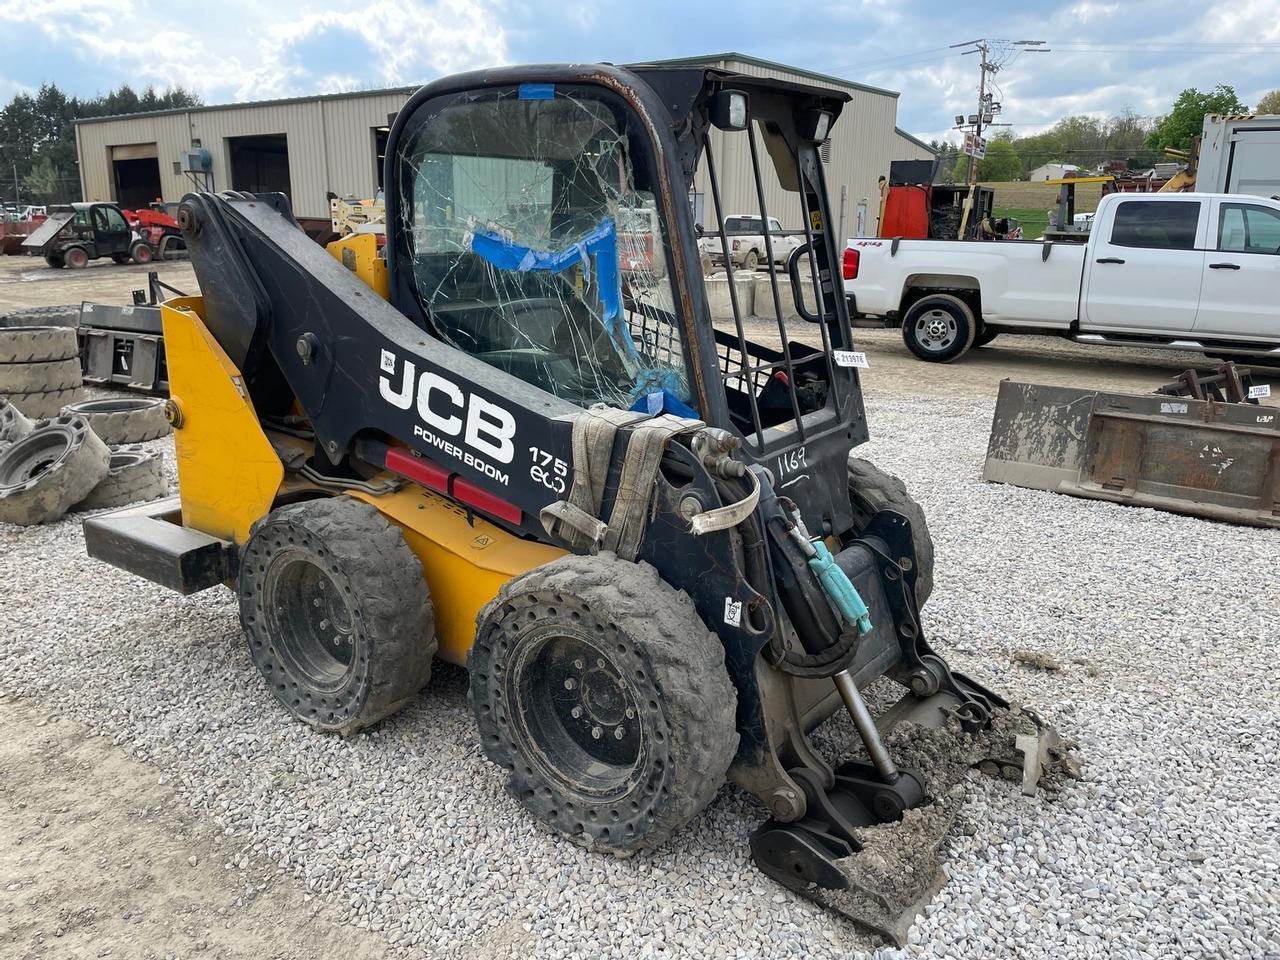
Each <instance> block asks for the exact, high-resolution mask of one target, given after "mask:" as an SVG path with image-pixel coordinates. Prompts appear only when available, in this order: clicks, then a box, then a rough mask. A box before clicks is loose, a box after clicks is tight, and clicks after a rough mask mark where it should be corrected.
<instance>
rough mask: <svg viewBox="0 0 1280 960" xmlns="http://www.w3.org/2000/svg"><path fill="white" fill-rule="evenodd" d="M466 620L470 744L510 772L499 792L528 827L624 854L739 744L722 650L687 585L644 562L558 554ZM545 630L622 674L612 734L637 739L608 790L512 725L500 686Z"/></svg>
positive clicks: (679, 823) (685, 805)
mask: <svg viewBox="0 0 1280 960" xmlns="http://www.w3.org/2000/svg"><path fill="white" fill-rule="evenodd" d="M477 624H478V627H477V631H476V640H475V643H474V645H473V646H472V648H471V652H470V654H469V656H468V660H467V666H468V670H469V672H470V674H471V705H472V709H473V710H474V712H475V716H476V726H477V727H478V728H479V732H480V740H481V743H482V745H483V746H484V750H485V753H486V754H487V755H488V757H489V759H490V760H492V761H493V762H494V763H496V764H498V765H499V766H502V767H504V768H505V769H506V770H507V771H508V779H507V791H508V792H509V793H510V794H511V795H512V796H513V797H515V798H516V800H518V801H519V802H520V804H521V805H522V806H523V807H524V808H525V809H526V810H527V811H528V812H529V813H530V814H532V816H533V817H534V818H535V820H536V821H537V822H538V823H539V824H540V825H542V826H543V827H546V828H547V829H549V830H551V831H554V832H556V833H560V834H562V835H564V836H567V837H569V838H570V839H571V840H573V841H574V842H576V843H578V844H581V845H582V846H584V847H587V848H588V849H593V850H603V851H607V852H609V853H613V854H617V855H620V856H629V855H631V854H633V853H636V852H637V851H640V850H646V849H651V848H653V847H657V846H659V845H661V844H662V843H663V842H665V841H666V840H667V839H668V838H669V837H670V836H671V835H672V834H674V833H675V832H677V831H678V830H680V829H681V828H682V827H683V826H684V825H685V824H687V823H688V822H689V821H690V820H691V819H692V818H693V817H695V816H696V815H697V814H698V813H699V812H700V811H701V810H702V809H703V808H704V807H705V806H706V805H707V804H708V803H709V802H710V801H711V799H712V798H713V797H714V796H715V794H716V791H717V790H718V789H719V788H720V785H721V784H722V783H723V782H724V778H725V773H726V771H727V770H728V769H729V764H730V763H731V762H732V761H733V757H734V754H735V752H736V751H737V746H738V734H737V729H736V721H735V710H736V703H737V695H736V692H735V690H734V687H733V684H732V683H731V682H730V680H729V676H728V673H727V671H726V669H725V664H724V647H723V646H722V645H721V643H720V641H719V640H718V639H717V638H716V636H715V634H713V633H712V632H711V631H710V630H708V629H707V627H706V625H705V624H704V623H703V622H702V620H701V618H699V616H698V613H697V611H696V610H695V608H694V606H693V602H692V601H691V600H690V599H689V597H688V595H687V594H685V593H684V592H682V591H680V590H677V589H676V588H675V587H673V586H671V585H670V584H668V583H666V582H665V581H663V580H662V579H661V578H660V577H659V576H658V572H657V571H656V570H655V569H654V568H653V567H652V566H650V565H649V564H646V563H629V562H627V561H624V560H620V559H618V558H617V557H616V556H615V555H614V554H612V553H601V554H599V555H598V556H594V557H587V556H581V557H580V556H566V557H562V558H560V559H558V560H554V561H552V562H551V563H548V564H544V565H543V566H541V567H537V568H535V569H533V570H530V571H529V572H528V573H525V574H522V575H520V576H518V577H515V578H513V579H511V580H510V581H508V582H507V583H506V584H504V585H503V586H502V589H501V590H499V592H498V596H497V597H496V598H495V599H494V600H493V601H491V602H490V603H489V604H488V605H487V606H486V607H485V608H484V609H483V610H482V611H481V612H480V615H479V617H478V618H477ZM547 638H570V639H571V640H572V642H574V643H581V642H583V638H586V642H587V643H588V644H589V645H591V646H592V647H593V648H595V649H598V651H599V652H598V658H599V659H598V660H597V664H599V663H601V662H606V663H607V665H608V669H609V670H611V671H616V675H617V676H618V677H621V678H625V688H624V699H623V701H622V702H623V703H628V704H630V705H631V707H632V708H634V712H635V714H636V715H635V716H634V717H631V718H629V719H627V720H622V721H619V726H618V727H617V728H615V732H616V731H617V730H620V729H622V725H623V724H626V723H632V722H634V723H636V724H637V727H636V728H635V729H636V731H637V732H636V736H637V738H638V740H639V741H640V743H642V744H645V745H647V747H648V749H647V750H646V749H638V750H637V758H636V760H635V761H634V768H633V769H631V770H626V771H625V772H624V775H623V776H622V779H621V781H620V782H619V784H618V785H617V786H616V787H615V788H604V787H602V788H599V789H598V790H597V792H596V793H595V794H592V793H589V792H587V789H588V788H587V786H586V785H584V784H581V781H580V780H578V779H576V778H575V777H576V775H575V774H574V773H573V771H568V770H566V753H565V750H564V748H557V745H556V744H555V743H550V742H548V737H546V736H545V735H544V736H543V739H542V740H541V741H538V742H536V743H534V742H532V741H534V740H535V739H536V735H535V734H534V733H533V732H532V729H533V728H532V726H531V725H530V721H529V719H528V718H527V717H526V718H525V719H522V720H520V721H519V722H516V723H513V717H512V714H514V713H515V712H516V706H517V704H516V703H513V702H512V691H513V690H515V689H516V688H515V687H513V686H512V684H519V682H520V679H521V671H522V669H523V668H522V667H521V664H526V663H527V662H528V659H527V655H526V654H527V650H528V648H529V647H531V646H533V647H535V649H536V645H538V644H541V643H547V642H548V640H547ZM596 645H598V646H596ZM522 646H523V648H524V650H523V652H522ZM605 657H608V658H609V659H608V660H607V661H604V658H605ZM575 666H576V663H575ZM601 669H602V670H603V669H605V668H603V667H602V668H601ZM585 685H586V681H585V680H584V686H585ZM559 692H560V693H561V694H563V693H564V691H559ZM546 695H547V696H551V695H552V691H551V690H547V691H546ZM626 697H630V699H626ZM516 699H517V701H518V699H519V698H518V697H517V698H516ZM586 723H587V724H588V726H590V725H592V724H594V723H596V720H595V719H588V720H587V721H586ZM566 735H568V734H566ZM591 735H592V736H595V731H594V730H593V731H592V734H591ZM605 736H608V735H607V734H606V735H605ZM549 750H550V751H555V752H556V753H558V756H557V755H553V754H550V753H548V751H549ZM570 762H572V761H570ZM614 769H620V767H615V768H614Z"/></svg>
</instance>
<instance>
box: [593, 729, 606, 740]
mask: <svg viewBox="0 0 1280 960" xmlns="http://www.w3.org/2000/svg"><path fill="white" fill-rule="evenodd" d="M603 736H604V731H603V730H601V729H600V728H599V727H592V728H591V737H592V739H594V740H599V739H600V738H601V737H603Z"/></svg>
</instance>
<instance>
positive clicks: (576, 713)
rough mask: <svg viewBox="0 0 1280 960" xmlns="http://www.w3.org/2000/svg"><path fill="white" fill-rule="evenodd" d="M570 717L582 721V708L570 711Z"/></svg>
mask: <svg viewBox="0 0 1280 960" xmlns="http://www.w3.org/2000/svg"><path fill="white" fill-rule="evenodd" d="M569 716H571V717H573V719H575V720H581V719H582V708H581V707H574V708H573V709H572V710H570V711H569Z"/></svg>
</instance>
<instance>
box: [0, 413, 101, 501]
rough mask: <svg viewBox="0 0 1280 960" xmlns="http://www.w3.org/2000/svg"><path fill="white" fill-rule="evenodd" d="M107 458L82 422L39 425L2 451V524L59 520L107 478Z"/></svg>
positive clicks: (79, 419) (60, 419) (73, 419)
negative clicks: (3, 521) (4, 522)
mask: <svg viewBox="0 0 1280 960" xmlns="http://www.w3.org/2000/svg"><path fill="white" fill-rule="evenodd" d="M110 458H111V455H110V452H109V451H108V449H107V445H106V444H105V443H103V442H102V441H101V440H99V439H98V437H97V436H96V435H95V434H94V432H93V431H92V430H90V429H89V424H88V423H86V422H85V420H84V418H83V417H58V418H56V419H54V420H37V421H35V422H34V423H33V424H32V425H31V432H30V433H28V434H27V435H26V436H25V437H23V438H22V439H21V440H18V441H17V442H16V443H11V444H9V445H8V446H6V447H5V448H4V449H3V450H0V520H7V521H8V522H9V523H17V524H22V525H24V526H26V525H30V524H35V523H49V522H50V521H52V520H57V519H58V518H59V517H61V516H62V515H63V514H64V513H66V512H67V511H68V510H70V509H71V508H72V507H73V506H74V505H75V504H77V503H79V502H80V501H81V500H83V499H84V498H85V497H86V496H87V495H88V493H89V491H90V490H92V489H93V488H94V487H95V486H97V485H98V483H99V482H100V481H101V480H102V478H103V477H105V476H106V475H107V469H108V463H109V461H110Z"/></svg>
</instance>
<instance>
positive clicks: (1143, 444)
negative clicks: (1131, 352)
mask: <svg viewBox="0 0 1280 960" xmlns="http://www.w3.org/2000/svg"><path fill="white" fill-rule="evenodd" d="M982 475H983V479H985V480H988V481H992V482H995V483H1010V484H1013V485H1015V486H1019V487H1029V488H1031V489H1034V490H1048V491H1051V492H1054V493H1066V494H1070V495H1072V496H1076V497H1085V498H1088V499H1092V500H1108V501H1110V502H1112V503H1125V504H1131V505H1134V506H1140V507H1153V508H1155V509H1158V510H1168V511H1170V512H1172V513H1183V514H1189V515H1192V516H1198V517H1207V518H1209V519H1211V520H1221V521H1225V522H1227V523H1238V524H1246V525H1249V526H1258V527H1280V416H1278V411H1277V410H1276V409H1275V408H1274V407H1263V406H1258V405H1256V404H1250V403H1223V402H1219V401H1216V400H1213V399H1207V400H1195V399H1191V398H1176V397H1170V396H1161V395H1157V394H1152V395H1146V396H1143V395H1135V394H1120V393H1101V392H1099V391H1096V390H1083V389H1080V388H1078V387H1055V386H1046V385H1043V384H1032V383H1016V382H1014V381H1010V380H1004V381H1002V382H1001V384H1000V394H999V397H998V399H997V400H996V410H995V416H994V417H993V418H992V423H991V439H990V442H989V443H988V446H987V461H986V466H985V467H984V469H983V473H982Z"/></svg>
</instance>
